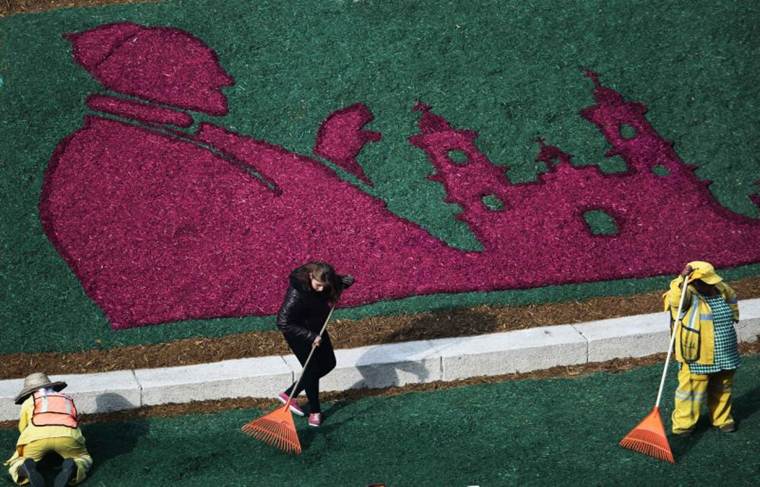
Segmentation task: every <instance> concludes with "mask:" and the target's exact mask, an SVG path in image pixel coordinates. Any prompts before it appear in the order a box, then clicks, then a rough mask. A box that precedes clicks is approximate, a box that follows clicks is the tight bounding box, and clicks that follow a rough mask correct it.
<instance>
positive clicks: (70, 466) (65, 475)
mask: <svg viewBox="0 0 760 487" xmlns="http://www.w3.org/2000/svg"><path fill="white" fill-rule="evenodd" d="M76 471H77V466H76V464H75V463H74V460H72V459H71V458H67V459H66V460H64V461H63V465H61V472H60V473H59V474H58V475H56V477H55V484H53V485H54V486H55V487H66V484H68V483H69V481H70V480H71V477H73V476H74V472H76Z"/></svg>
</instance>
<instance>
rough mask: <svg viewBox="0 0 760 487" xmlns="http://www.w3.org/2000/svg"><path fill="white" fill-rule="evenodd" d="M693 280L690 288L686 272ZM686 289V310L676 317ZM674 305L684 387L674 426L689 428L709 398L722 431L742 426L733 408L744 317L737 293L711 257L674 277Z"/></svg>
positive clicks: (669, 296)
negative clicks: (737, 325)
mask: <svg viewBox="0 0 760 487" xmlns="http://www.w3.org/2000/svg"><path fill="white" fill-rule="evenodd" d="M686 276H689V283H688V285H687V287H686V290H685V291H684V290H683V289H682V288H683V282H684V278H685V277H686ZM681 292H685V293H686V295H685V297H684V305H683V310H682V312H681V316H680V317H676V313H677V312H678V304H679V300H680V299H681ZM663 298H664V301H665V310H666V311H667V310H670V313H671V318H672V320H673V322H676V323H677V326H676V328H675V329H674V330H673V333H675V334H676V336H675V357H676V360H677V361H678V362H679V372H678V387H677V389H676V394H675V396H676V397H675V408H674V410H673V416H672V431H673V433H674V434H677V435H685V434H689V433H691V432H692V431H693V430H694V427H695V426H696V424H697V421H698V420H699V413H700V407H701V406H702V404H703V403H704V402H707V406H708V409H709V410H710V422H711V423H712V425H713V426H714V427H716V428H718V429H719V430H720V431H724V432H732V431H734V430H735V429H736V424H735V423H734V418H733V416H732V414H731V387H732V385H733V380H734V372H735V371H736V369H737V368H738V367H739V353H738V351H737V340H736V331H735V330H734V323H737V322H738V321H739V307H738V303H737V300H736V293H735V292H734V290H733V289H731V287H730V286H729V285H728V284H726V283H725V282H723V280H722V279H721V277H720V276H719V275H718V274H717V273H716V272H715V269H714V268H713V266H712V265H711V264H710V263H709V262H703V261H694V262H689V263H688V264H687V265H686V267H684V269H683V271H682V272H681V275H680V276H678V277H677V278H676V279H674V280H673V281H671V283H670V290H669V291H668V292H667V293H665V294H664V295H663Z"/></svg>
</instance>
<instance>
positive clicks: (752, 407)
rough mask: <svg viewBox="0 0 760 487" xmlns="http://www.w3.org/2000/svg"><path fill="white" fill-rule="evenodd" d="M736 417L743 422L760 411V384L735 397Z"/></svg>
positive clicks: (738, 421) (737, 420)
mask: <svg viewBox="0 0 760 487" xmlns="http://www.w3.org/2000/svg"><path fill="white" fill-rule="evenodd" d="M733 407H734V419H735V420H736V422H737V423H741V422H742V421H744V420H745V419H748V418H749V417H750V416H752V415H753V414H755V413H756V412H758V411H760V386H759V387H755V388H754V389H752V390H751V391H749V392H746V393H744V394H742V395H741V396H739V397H737V398H736V399H734V406H733Z"/></svg>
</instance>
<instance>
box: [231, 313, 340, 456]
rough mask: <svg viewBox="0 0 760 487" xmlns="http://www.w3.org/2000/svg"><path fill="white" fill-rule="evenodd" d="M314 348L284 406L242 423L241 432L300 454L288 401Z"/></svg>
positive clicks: (312, 350)
mask: <svg viewBox="0 0 760 487" xmlns="http://www.w3.org/2000/svg"><path fill="white" fill-rule="evenodd" d="M334 309H335V305H333V307H332V308H331V309H330V312H329V313H328V314H327V318H326V319H325V324H324V325H322V329H321V330H320V331H319V336H322V333H324V331H325V328H327V322H328V321H330V317H331V316H332V313H333V310H334ZM316 349H317V347H315V346H312V347H311V352H309V356H308V357H307V358H306V362H304V364H303V369H301V377H299V378H298V382H296V385H295V386H293V389H291V391H290V396H289V397H288V402H286V403H285V406H283V407H281V408H280V407H278V408H277V409H275V410H274V411H272V412H271V413H269V414H266V415H264V416H262V417H260V418H258V419H254V420H253V421H251V422H249V423H246V424H244V425H243V427H242V428H241V429H242V430H243V433H245V434H247V435H250V436H253V437H254V438H256V439H257V440H261V441H263V442H264V443H266V444H268V445H272V446H273V447H275V448H279V449H280V450H282V451H284V452H285V453H293V454H296V455H300V454H301V442H300V441H299V440H298V433H297V432H296V425H295V423H294V422H293V413H291V412H290V403H291V402H293V394H295V392H296V389H298V385H299V384H300V383H301V379H303V373H304V372H305V371H306V367H308V365H309V362H310V361H311V357H312V356H313V355H314V350H316Z"/></svg>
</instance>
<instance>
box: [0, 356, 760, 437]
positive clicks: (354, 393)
mask: <svg viewBox="0 0 760 487" xmlns="http://www.w3.org/2000/svg"><path fill="white" fill-rule="evenodd" d="M739 348H740V352H741V354H742V355H743V356H745V357H746V356H751V355H757V354H760V342H755V343H751V344H748V343H742V344H740V345H739ZM664 361H665V354H664V353H660V354H656V355H650V356H648V357H640V358H625V359H614V360H610V361H607V362H596V363H591V364H583V365H570V366H560V367H552V368H550V369H544V370H537V371H533V372H524V373H519V374H506V375H497V376H484V377H472V378H469V379H463V380H457V381H451V382H440V381H439V382H432V383H429V384H409V385H406V386H403V387H388V388H385V389H351V390H348V391H341V392H325V393H322V394H321V397H322V398H323V399H324V400H325V401H337V402H348V401H355V400H357V399H360V398H364V397H391V396H397V395H399V394H406V393H409V392H419V391H436V390H442V389H449V388H453V387H464V386H470V385H476V384H494V383H499V382H504V381H509V380H526V379H533V380H541V379H572V378H577V377H583V376H586V375H589V374H594V373H597V372H607V373H620V372H625V371H627V370H631V369H634V368H637V367H643V366H647V365H654V364H662V363H663V362H664ZM279 404H280V403H279V402H276V401H274V400H270V399H253V398H243V399H222V400H214V401H199V402H191V403H187V404H164V405H160V406H145V407H141V408H136V409H129V410H126V411H118V412H114V413H102V414H90V415H83V416H82V418H81V422H82V424H88V423H102V422H119V421H135V420H139V419H142V418H151V417H171V416H182V415H186V414H212V413H217V412H220V411H226V410H230V409H252V408H258V409H265V410H268V409H272V408H274V407H275V406H276V405H279ZM328 412H329V410H328ZM16 424H17V422H16V421H0V428H15V427H16Z"/></svg>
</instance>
